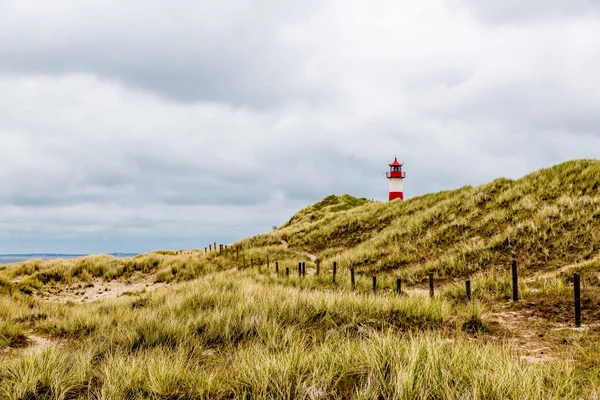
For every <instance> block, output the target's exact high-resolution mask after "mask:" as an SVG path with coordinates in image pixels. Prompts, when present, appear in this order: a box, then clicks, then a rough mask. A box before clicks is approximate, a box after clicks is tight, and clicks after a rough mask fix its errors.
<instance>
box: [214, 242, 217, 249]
mask: <svg viewBox="0 0 600 400" xmlns="http://www.w3.org/2000/svg"><path fill="white" fill-rule="evenodd" d="M213 244H214V246H213V249H215V251H217V242H214V243H213Z"/></svg>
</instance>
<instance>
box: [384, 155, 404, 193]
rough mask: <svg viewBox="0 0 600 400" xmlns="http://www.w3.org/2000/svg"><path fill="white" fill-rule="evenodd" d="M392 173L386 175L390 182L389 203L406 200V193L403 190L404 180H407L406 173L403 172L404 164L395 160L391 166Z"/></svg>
mask: <svg viewBox="0 0 600 400" xmlns="http://www.w3.org/2000/svg"><path fill="white" fill-rule="evenodd" d="M389 165H390V171H389V172H386V173H385V176H386V178H388V179H389V180H390V197H389V201H392V200H396V199H400V200H404V191H403V190H402V180H403V179H404V178H406V172H403V171H402V165H403V164H402V163H400V162H398V159H397V158H394V162H393V163H391V164H389Z"/></svg>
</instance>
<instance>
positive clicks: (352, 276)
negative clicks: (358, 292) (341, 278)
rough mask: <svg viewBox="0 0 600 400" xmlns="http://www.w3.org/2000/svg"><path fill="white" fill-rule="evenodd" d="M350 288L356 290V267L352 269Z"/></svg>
mask: <svg viewBox="0 0 600 400" xmlns="http://www.w3.org/2000/svg"><path fill="white" fill-rule="evenodd" d="M350 286H352V290H354V289H356V281H355V280H354V267H352V268H350Z"/></svg>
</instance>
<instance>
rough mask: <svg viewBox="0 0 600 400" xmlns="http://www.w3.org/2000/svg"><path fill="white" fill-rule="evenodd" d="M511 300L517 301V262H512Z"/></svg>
mask: <svg viewBox="0 0 600 400" xmlns="http://www.w3.org/2000/svg"><path fill="white" fill-rule="evenodd" d="M512 290H513V291H512V292H513V293H512V300H513V301H519V275H518V272H517V261H516V260H513V262H512Z"/></svg>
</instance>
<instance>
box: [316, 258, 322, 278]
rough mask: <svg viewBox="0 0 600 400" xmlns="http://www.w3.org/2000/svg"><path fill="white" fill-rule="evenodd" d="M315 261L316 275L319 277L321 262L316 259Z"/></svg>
mask: <svg viewBox="0 0 600 400" xmlns="http://www.w3.org/2000/svg"><path fill="white" fill-rule="evenodd" d="M315 261H316V263H317V275H319V274H320V273H321V260H319V259H318V258H317V259H316V260H315Z"/></svg>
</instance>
